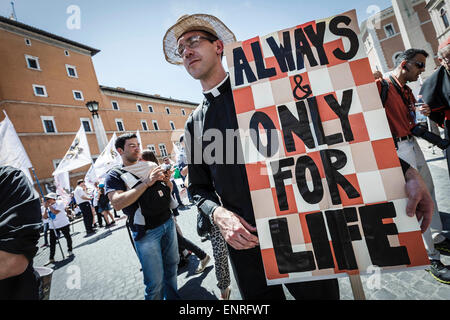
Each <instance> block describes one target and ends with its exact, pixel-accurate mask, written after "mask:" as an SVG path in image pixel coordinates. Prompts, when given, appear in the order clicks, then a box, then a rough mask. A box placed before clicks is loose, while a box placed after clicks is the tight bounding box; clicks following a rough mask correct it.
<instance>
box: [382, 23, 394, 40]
mask: <svg viewBox="0 0 450 320" xmlns="http://www.w3.org/2000/svg"><path fill="white" fill-rule="evenodd" d="M384 32H385V33H386V37H388V38H390V37H392V36H394V35H395V30H394V26H393V25H392V23H390V24H388V25H385V26H384Z"/></svg>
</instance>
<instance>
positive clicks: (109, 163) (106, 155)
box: [86, 133, 122, 179]
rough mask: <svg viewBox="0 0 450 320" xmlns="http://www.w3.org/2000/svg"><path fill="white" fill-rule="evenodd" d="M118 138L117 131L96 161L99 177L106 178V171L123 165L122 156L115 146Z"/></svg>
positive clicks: (96, 172) (95, 166) (96, 173)
mask: <svg viewBox="0 0 450 320" xmlns="http://www.w3.org/2000/svg"><path fill="white" fill-rule="evenodd" d="M116 139H117V137H116V133H114V134H113V136H112V137H111V140H109V142H108V144H107V145H106V147H105V149H104V150H103V152H102V153H101V154H100V156H99V157H98V158H97V160H96V161H95V163H94V169H95V175H96V177H97V178H98V179H103V178H105V176H106V173H107V172H108V171H109V170H110V169H111V168H113V167H117V166H121V165H122V157H121V156H120V154H119V152H117V150H116V147H115V143H116ZM86 176H87V174H86Z"/></svg>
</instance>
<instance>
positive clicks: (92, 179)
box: [84, 165, 99, 189]
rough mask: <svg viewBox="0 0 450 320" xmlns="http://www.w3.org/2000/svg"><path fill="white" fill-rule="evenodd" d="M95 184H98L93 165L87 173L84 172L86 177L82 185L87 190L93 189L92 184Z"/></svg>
mask: <svg viewBox="0 0 450 320" xmlns="http://www.w3.org/2000/svg"><path fill="white" fill-rule="evenodd" d="M96 182H99V179H98V178H97V175H96V174H95V169H94V165H91V166H90V167H89V170H88V172H86V176H85V177H84V183H85V184H86V186H88V188H91V189H92V188H94V184H95V183H96Z"/></svg>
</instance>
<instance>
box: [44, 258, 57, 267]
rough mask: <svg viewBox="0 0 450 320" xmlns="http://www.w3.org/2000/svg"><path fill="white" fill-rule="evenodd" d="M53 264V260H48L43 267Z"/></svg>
mask: <svg viewBox="0 0 450 320" xmlns="http://www.w3.org/2000/svg"><path fill="white" fill-rule="evenodd" d="M52 263H53V264H54V263H55V259H48V261H47V262H46V263H45V264H44V266H48V265H49V264H52Z"/></svg>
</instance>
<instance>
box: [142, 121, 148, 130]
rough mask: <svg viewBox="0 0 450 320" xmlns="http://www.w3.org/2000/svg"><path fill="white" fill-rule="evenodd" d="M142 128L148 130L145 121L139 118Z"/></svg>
mask: <svg viewBox="0 0 450 320" xmlns="http://www.w3.org/2000/svg"><path fill="white" fill-rule="evenodd" d="M141 125H142V130H144V131H148V125H147V121H145V120H141Z"/></svg>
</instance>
